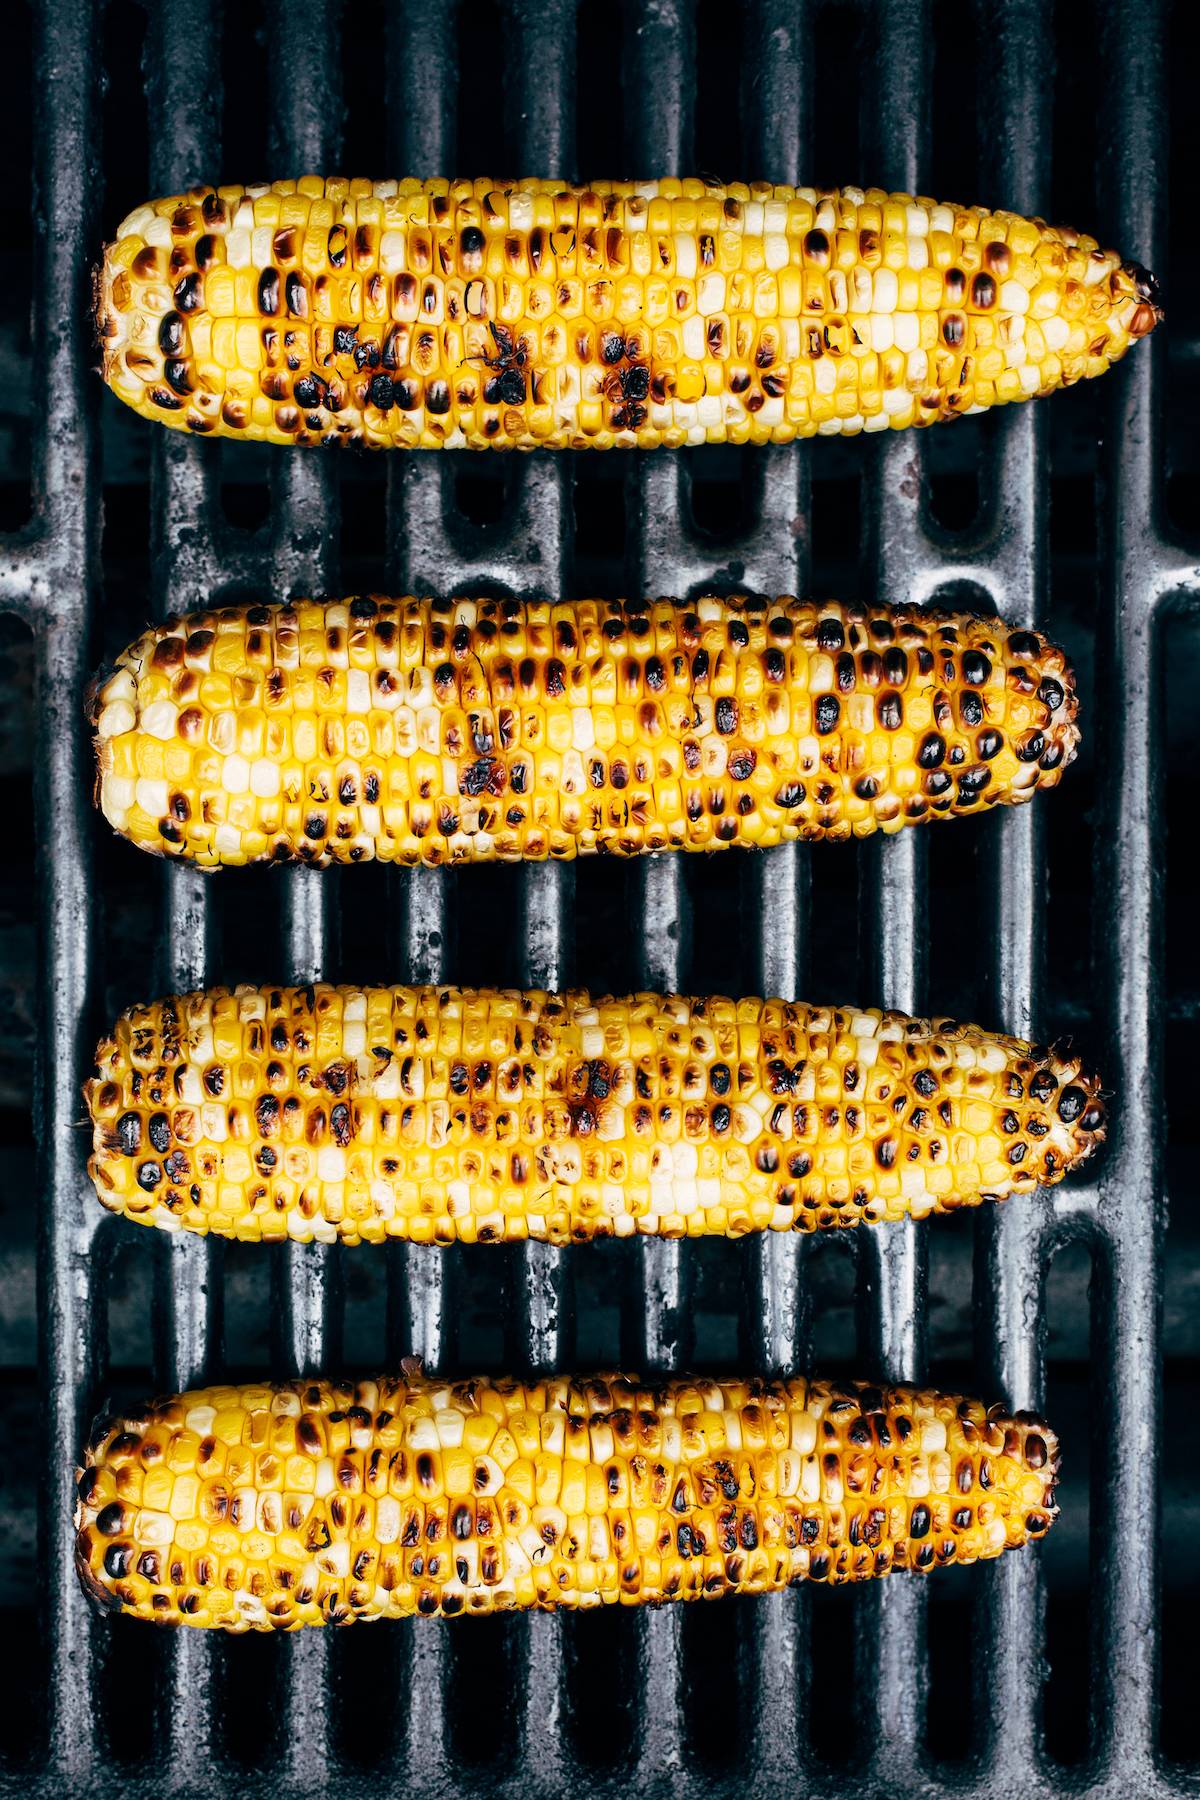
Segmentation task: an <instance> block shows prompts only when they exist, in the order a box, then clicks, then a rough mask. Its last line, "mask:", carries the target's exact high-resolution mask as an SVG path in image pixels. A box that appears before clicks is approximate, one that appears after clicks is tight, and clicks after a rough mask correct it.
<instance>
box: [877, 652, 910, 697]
mask: <svg viewBox="0 0 1200 1800" xmlns="http://www.w3.org/2000/svg"><path fill="white" fill-rule="evenodd" d="M883 674H884V679H885V680H886V681H890V682H891V684H892V686H893V687H903V686H904V683H905V682H906V681H907V680H908V658H907V656H905V654H904V652H903V650H901V649H900V648H899V646H898V645H895V644H893V645H892V646H891V647H890V648H889V649H888V650H885V651H884V655H883Z"/></svg>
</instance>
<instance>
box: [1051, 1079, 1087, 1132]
mask: <svg viewBox="0 0 1200 1800" xmlns="http://www.w3.org/2000/svg"><path fill="white" fill-rule="evenodd" d="M1086 1104H1087V1095H1086V1094H1085V1093H1084V1091H1083V1089H1082V1088H1081V1087H1075V1086H1074V1085H1072V1086H1071V1087H1065V1088H1064V1089H1063V1091H1062V1093H1061V1094H1060V1095H1059V1097H1058V1116H1059V1118H1060V1119H1061V1120H1062V1122H1063V1124H1064V1125H1073V1124H1074V1123H1075V1121H1076V1119H1077V1118H1078V1117H1079V1115H1080V1113H1081V1112H1082V1111H1083V1109H1084V1107H1085V1106H1086Z"/></svg>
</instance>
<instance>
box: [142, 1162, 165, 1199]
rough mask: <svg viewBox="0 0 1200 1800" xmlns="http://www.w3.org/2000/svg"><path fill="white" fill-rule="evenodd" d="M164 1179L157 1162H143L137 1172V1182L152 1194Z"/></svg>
mask: <svg viewBox="0 0 1200 1800" xmlns="http://www.w3.org/2000/svg"><path fill="white" fill-rule="evenodd" d="M161 1180H162V1170H161V1168H160V1167H159V1165H158V1164H157V1163H156V1162H144V1163H142V1164H141V1165H140V1166H139V1168H138V1172H137V1184H138V1186H139V1187H140V1188H142V1189H143V1190H144V1191H145V1192H146V1193H147V1194H152V1193H153V1192H154V1190H155V1188H156V1187H157V1186H158V1184H159V1182H160V1181H161Z"/></svg>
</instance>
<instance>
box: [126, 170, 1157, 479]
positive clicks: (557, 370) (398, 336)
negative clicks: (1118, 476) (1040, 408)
mask: <svg viewBox="0 0 1200 1800" xmlns="http://www.w3.org/2000/svg"><path fill="white" fill-rule="evenodd" d="M1156 296H1157V289H1156V287H1155V283H1154V281H1153V279H1152V278H1151V277H1150V275H1149V274H1148V273H1147V272H1146V271H1145V270H1144V269H1141V268H1139V267H1138V266H1137V265H1136V264H1131V263H1123V262H1122V260H1121V258H1120V256H1119V255H1118V254H1117V253H1116V252H1115V251H1112V250H1102V249H1101V248H1100V246H1099V245H1098V244H1097V242H1096V240H1095V239H1094V238H1090V237H1085V236H1082V235H1080V234H1079V233H1078V232H1075V231H1072V230H1066V229H1058V228H1054V227H1051V226H1047V225H1046V224H1045V223H1044V222H1043V221H1042V220H1040V219H1034V220H1028V219H1023V218H1020V217H1019V216H1018V215H1017V214H1015V213H1009V212H995V213H993V212H990V211H989V210H988V208H986V207H979V206H977V207H961V206H954V205H950V206H941V205H938V204H937V203H936V202H935V201H933V200H928V199H924V198H920V199H915V200H914V199H912V198H911V197H910V196H909V195H907V194H888V193H885V192H884V191H883V189H881V188H869V189H867V190H866V191H865V192H864V191H863V190H861V189H859V188H843V189H840V190H838V189H834V190H829V191H825V190H821V191H818V190H816V189H814V188H790V187H771V186H769V185H767V184H765V183H755V184H752V185H746V184H735V185H733V186H730V187H722V186H721V185H719V184H718V183H715V182H708V181H657V182H656V181H650V182H637V183H635V182H596V183H594V184H593V185H592V186H591V187H587V188H583V187H570V186H568V185H566V184H564V183H562V182H559V181H522V182H518V183H507V182H506V183H494V182H492V181H490V180H487V179H480V180H477V181H453V182H451V181H426V182H418V181H399V182H397V181H378V182H370V181H349V180H345V179H343V178H341V177H337V178H331V179H329V180H324V179H322V178H321V177H320V176H306V177H304V178H303V179H302V180H299V181H278V182H275V183H274V184H273V185H272V186H270V187H267V186H259V187H250V188H241V187H222V188H216V189H214V188H207V187H199V188H193V189H192V190H191V191H190V192H189V193H187V194H176V195H173V196H171V197H170V198H168V199H163V200H156V201H153V202H151V203H148V204H146V205H144V206H140V207H138V208H137V210H136V211H135V212H133V213H131V214H130V215H129V217H128V218H127V219H126V220H125V221H124V222H123V224H121V225H120V227H119V228H118V231H117V237H116V241H115V242H114V243H111V244H109V245H108V246H107V247H106V248H105V251H104V259H103V263H102V266H101V268H100V270H99V272H98V276H97V293H96V313H97V325H98V331H99V337H100V343H101V348H102V356H103V363H102V367H103V373H104V379H105V380H106V381H107V382H108V383H109V385H110V386H111V388H112V389H113V391H114V393H116V394H118V395H119V396H120V398H121V399H122V400H124V401H126V402H127V403H128V404H129V405H130V406H133V407H135V408H136V409H137V411H138V412H140V413H142V414H144V415H145V417H147V418H151V419H156V420H158V421H159V422H160V423H161V424H164V425H172V426H175V427H176V428H177V429H179V430H183V431H194V432H208V433H214V434H218V435H221V436H229V437H241V438H260V439H267V440H269V441H270V442H272V443H277V444H316V443H324V444H356V443H357V444H370V445H377V446H383V447H387V448H398V449H417V448H424V449H440V448H442V447H445V448H448V449H457V448H463V447H470V448H475V449H484V448H486V447H488V446H489V445H493V446H501V447H506V448H511V447H517V448H523V449H533V448H535V447H537V446H538V445H543V446H548V447H552V448H556V449H567V448H570V449H585V448H588V447H589V446H591V447H595V448H597V449H608V448H610V447H612V446H614V445H621V446H633V445H638V446H641V447H642V448H644V449H649V448H652V447H654V446H656V445H660V444H665V445H668V446H670V447H672V448H675V447H678V446H680V445H684V444H702V443H705V442H708V443H734V444H741V443H746V442H753V443H760V444H766V443H786V442H788V441H789V440H790V439H792V438H797V437H811V436H813V435H814V434H816V433H821V434H823V435H830V434H836V433H838V432H859V431H879V430H884V429H887V428H888V427H891V428H892V429H899V428H901V427H903V426H906V425H929V424H932V423H933V422H934V421H935V420H937V419H949V418H954V417H956V416H958V415H959V414H963V413H972V412H980V411H982V410H983V409H984V408H985V407H988V406H995V405H999V404H1003V403H1005V402H1007V401H1010V400H1025V399H1028V398H1029V397H1030V396H1031V395H1034V394H1046V393H1050V392H1052V391H1053V390H1054V389H1055V388H1059V387H1066V386H1068V385H1070V384H1071V383H1072V382H1075V381H1079V380H1080V379H1081V378H1082V377H1084V376H1086V375H1099V374H1101V373H1103V371H1104V370H1105V369H1107V368H1108V366H1109V364H1110V363H1113V362H1115V361H1116V360H1117V358H1118V357H1120V356H1122V355H1123V354H1124V352H1125V351H1126V350H1127V349H1128V347H1129V345H1130V344H1131V343H1132V342H1133V341H1134V340H1135V339H1136V338H1139V337H1142V336H1144V335H1145V334H1146V333H1147V332H1148V331H1151V330H1152V329H1153V327H1154V325H1155V322H1156V320H1157V319H1158V318H1159V317H1160V316H1161V315H1160V313H1159V309H1158V306H1157V304H1156Z"/></svg>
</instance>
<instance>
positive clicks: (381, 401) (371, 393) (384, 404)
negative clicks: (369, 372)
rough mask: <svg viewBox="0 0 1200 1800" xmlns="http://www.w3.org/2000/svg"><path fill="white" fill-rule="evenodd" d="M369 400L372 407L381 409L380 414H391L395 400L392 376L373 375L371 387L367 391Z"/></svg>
mask: <svg viewBox="0 0 1200 1800" xmlns="http://www.w3.org/2000/svg"><path fill="white" fill-rule="evenodd" d="M367 398H368V400H369V401H370V403H371V405H372V406H377V407H378V408H379V410H380V412H389V411H390V410H391V406H392V402H393V400H394V398H395V395H394V394H393V391H392V378H391V376H390V375H383V374H380V375H373V376H372V377H371V385H370V387H369V388H368V389H367Z"/></svg>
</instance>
